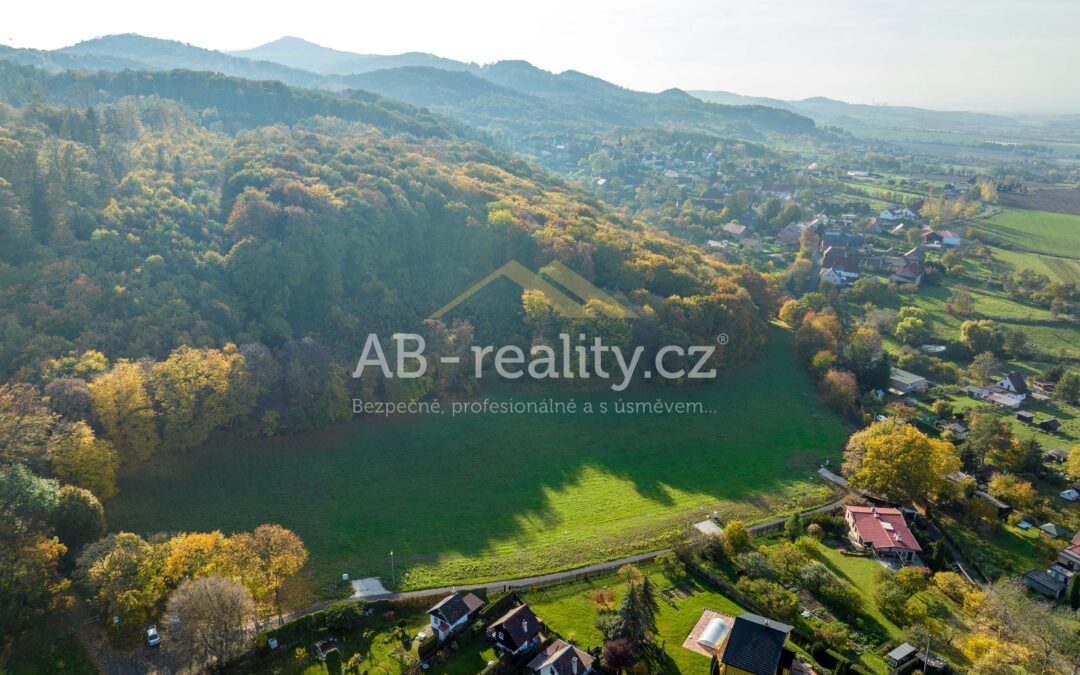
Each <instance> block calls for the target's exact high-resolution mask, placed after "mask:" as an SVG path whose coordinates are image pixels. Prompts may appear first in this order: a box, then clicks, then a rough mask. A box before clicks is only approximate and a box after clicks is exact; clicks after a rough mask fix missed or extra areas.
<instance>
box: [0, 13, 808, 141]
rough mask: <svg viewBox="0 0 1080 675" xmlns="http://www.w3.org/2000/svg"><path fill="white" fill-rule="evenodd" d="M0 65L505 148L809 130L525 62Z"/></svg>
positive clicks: (156, 50)
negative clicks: (247, 93)
mask: <svg viewBox="0 0 1080 675" xmlns="http://www.w3.org/2000/svg"><path fill="white" fill-rule="evenodd" d="M0 59H6V60H9V61H15V62H16V63H20V64H25V65H34V66H37V67H40V68H43V69H45V70H48V71H50V72H54V73H57V72H60V71H67V70H87V71H109V72H119V71H123V70H147V71H163V70H175V69H181V70H188V71H209V72H215V73H220V74H222V75H226V76H229V77H240V78H245V79H250V80H276V81H280V82H282V83H285V84H288V85H290V86H295V87H304V88H313V89H327V90H331V91H338V92H344V91H345V90H350V89H354V90H355V89H358V90H363V91H367V92H372V93H375V94H378V95H381V96H385V97H388V98H393V99H398V100H400V101H403V102H405V103H409V104H411V105H416V106H420V107H428V108H434V109H436V110H437V111H438V112H442V113H444V114H446V115H448V116H450V117H454V118H457V119H458V120H461V121H464V122H466V123H467V124H470V125H472V126H475V127H480V128H482V129H484V130H486V131H489V132H491V133H494V134H495V135H496V136H498V137H506V136H509V138H510V140H511V141H516V139H519V138H522V137H531V138H533V139H537V138H542V137H547V138H550V137H551V135H552V134H558V133H580V134H586V135H592V134H598V133H606V132H607V131H609V130H610V129H612V128H615V127H620V126H626V127H634V128H670V127H681V128H683V129H686V130H689V131H703V132H709V133H715V134H721V135H728V136H738V137H743V138H746V139H749V140H759V139H762V138H764V137H765V136H767V135H768V134H773V133H778V134H810V133H815V132H816V127H815V125H814V122H813V121H812V120H811V119H809V118H808V117H805V116H802V115H799V114H797V113H792V112H790V111H781V110H777V109H775V108H769V107H763V106H727V105H716V104H712V103H707V102H704V101H701V100H699V99H696V98H694V97H692V96H690V95H688V94H686V93H685V92H681V91H679V90H668V91H665V92H662V93H660V94H653V93H647V92H640V91H633V90H630V89H626V88H624V87H620V86H618V85H615V84H612V83H611V82H607V81H605V80H602V79H600V78H597V77H593V76H590V75H586V74H584V73H581V72H578V71H573V70H568V71H566V72H563V73H552V72H549V71H546V70H543V69H541V68H537V67H536V66H533V65H532V64H530V63H528V62H526V61H499V62H497V63H493V64H489V65H484V66H479V65H476V64H468V63H463V62H460V61H454V60H452V59H445V58H442V57H438V56H435V55H433V54H425V53H420V52H413V53H407V54H399V55H394V56H382V55H365V54H353V53H351V52H343V51H339V50H335V49H330V48H327V47H322V46H320V45H317V44H314V43H312V42H308V41H306V40H302V39H300V38H295V37H286V38H281V39H279V40H275V41H273V42H270V43H268V44H265V45H261V46H259V47H255V48H253V49H249V50H243V51H240V52H234V53H225V52H220V51H214V50H210V49H203V48H201V47H196V46H194V45H190V44H187V43H183V42H178V41H175V40H161V39H157V38H149V37H144V36H141V35H135V34H123V35H110V36H106V37H101V38H94V39H92V40H86V41H84V42H80V43H78V44H76V45H72V46H70V47H65V48H63V49H59V50H56V51H50V52H43V51H37V50H24V49H11V48H3V49H0ZM348 71H353V72H348ZM347 95H348V96H350V97H354V96H355V95H354V94H352V93H348V94H347Z"/></svg>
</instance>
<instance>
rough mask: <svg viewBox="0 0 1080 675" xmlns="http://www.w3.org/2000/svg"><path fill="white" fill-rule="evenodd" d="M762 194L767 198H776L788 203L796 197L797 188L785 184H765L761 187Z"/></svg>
mask: <svg viewBox="0 0 1080 675" xmlns="http://www.w3.org/2000/svg"><path fill="white" fill-rule="evenodd" d="M761 192H762V194H764V195H765V196H766V197H776V198H777V199H783V200H784V201H788V200H790V199H791V198H793V197H794V196H795V186H794V185H787V184H785V183H765V185H763V186H761Z"/></svg>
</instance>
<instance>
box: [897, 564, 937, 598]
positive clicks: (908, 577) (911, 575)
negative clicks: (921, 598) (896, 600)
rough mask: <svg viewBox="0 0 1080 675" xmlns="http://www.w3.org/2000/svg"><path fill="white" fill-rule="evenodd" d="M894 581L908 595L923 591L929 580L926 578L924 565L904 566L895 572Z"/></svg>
mask: <svg viewBox="0 0 1080 675" xmlns="http://www.w3.org/2000/svg"><path fill="white" fill-rule="evenodd" d="M896 583H897V584H899V585H900V588H902V589H904V592H905V593H907V594H908V595H915V594H916V593H919V592H921V591H925V590H926V587H927V586H928V585H929V583H930V582H929V581H927V579H926V568H925V567H905V568H903V569H901V570H900V571H899V572H897V573H896Z"/></svg>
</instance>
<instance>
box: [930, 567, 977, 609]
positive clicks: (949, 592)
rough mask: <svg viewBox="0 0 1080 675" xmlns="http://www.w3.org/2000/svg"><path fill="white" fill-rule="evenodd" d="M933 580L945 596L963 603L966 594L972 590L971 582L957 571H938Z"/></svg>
mask: <svg viewBox="0 0 1080 675" xmlns="http://www.w3.org/2000/svg"><path fill="white" fill-rule="evenodd" d="M933 582H934V586H935V587H937V589H938V590H939V591H941V592H942V594H943V595H944V596H945V597H947V598H949V599H950V600H952V601H953V602H956V603H963V602H964V595H965V594H966V593H967V592H968V591H970V590H972V587H971V584H969V583H968V582H967V580H966V579H964V578H963V577H962V576H960V575H959V574H957V573H956V572H938V573H937V574H935V575H934V579H933Z"/></svg>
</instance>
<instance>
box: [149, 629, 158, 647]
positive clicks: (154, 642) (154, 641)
mask: <svg viewBox="0 0 1080 675" xmlns="http://www.w3.org/2000/svg"><path fill="white" fill-rule="evenodd" d="M146 644H147V645H148V646H150V647H157V646H158V645H160V644H161V636H160V635H158V632H157V626H150V627H149V628H147V629H146Z"/></svg>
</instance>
